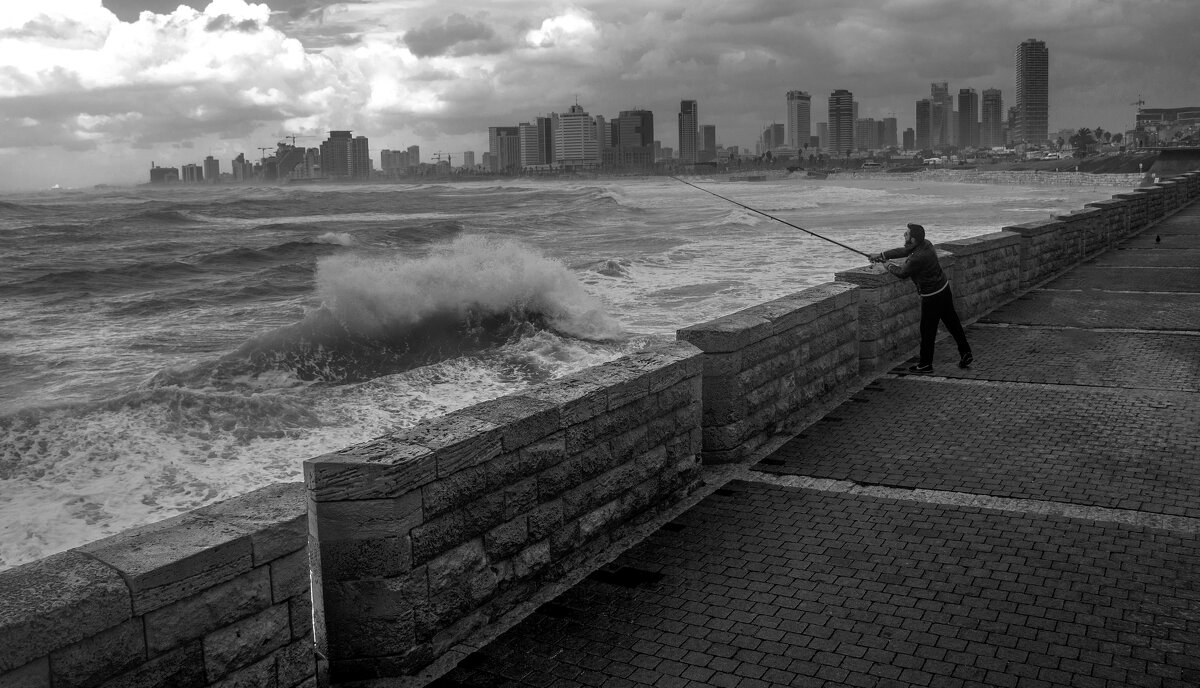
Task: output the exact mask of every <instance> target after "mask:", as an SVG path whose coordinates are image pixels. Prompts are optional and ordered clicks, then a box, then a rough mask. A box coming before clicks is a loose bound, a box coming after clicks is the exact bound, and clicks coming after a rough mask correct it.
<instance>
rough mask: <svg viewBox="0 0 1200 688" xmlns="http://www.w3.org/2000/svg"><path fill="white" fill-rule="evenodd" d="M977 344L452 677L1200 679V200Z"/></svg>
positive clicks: (881, 395) (654, 543)
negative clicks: (964, 357)
mask: <svg viewBox="0 0 1200 688" xmlns="http://www.w3.org/2000/svg"><path fill="white" fill-rule="evenodd" d="M1155 236H1159V237H1161V243H1156V242H1155ZM967 333H968V336H969V337H970V339H971V341H972V345H973V347H974V350H975V355H976V359H977V361H976V364H975V366H974V367H973V368H971V369H970V370H965V371H964V370H960V369H958V368H957V367H956V366H955V365H954V361H955V360H956V356H955V353H954V346H953V344H952V343H950V342H949V341H946V340H943V341H941V342H939V346H938V356H937V359H936V361H935V364H934V367H935V374H934V375H933V376H908V375H906V374H904V373H901V372H893V373H891V374H888V375H884V376H882V377H881V378H879V379H878V380H876V381H874V382H873V383H872V384H871V385H870V386H868V387H867V388H866V389H864V390H862V391H861V392H859V393H857V394H856V395H855V396H854V398H853V399H851V400H849V401H847V402H846V403H845V404H843V405H842V406H841V407H839V408H837V409H835V410H833V411H832V412H830V413H829V414H828V415H827V416H826V417H825V418H824V419H823V420H821V421H820V422H818V423H816V424H814V425H812V426H811V427H809V428H808V429H807V430H805V431H804V434H802V435H800V436H798V437H795V438H792V439H790V440H788V441H786V443H783V444H781V445H779V446H776V447H775V448H774V449H772V450H771V452H770V453H769V454H767V455H765V456H764V457H763V458H762V459H761V460H760V461H759V462H758V463H757V464H756V465H754V466H753V467H747V468H744V469H743V470H742V471H741V472H740V474H739V475H737V476H736V479H734V480H732V481H730V482H729V483H728V484H725V485H724V486H723V487H722V488H721V489H718V490H717V491H716V492H713V493H712V494H710V495H709V496H707V497H706V498H705V499H703V500H702V501H701V502H700V503H699V504H698V505H696V506H694V507H693V508H691V509H689V510H687V511H686V512H684V513H683V514H681V515H679V516H678V517H676V518H675V519H674V520H673V521H671V522H670V523H667V524H665V525H664V526H663V527H662V528H661V529H659V530H658V531H656V532H655V533H653V534H652V535H651V536H650V537H648V538H647V539H646V540H644V541H643V542H641V543H640V544H638V545H636V546H635V547H633V548H632V549H630V550H628V551H627V552H625V553H624V554H623V555H621V556H620V557H619V558H617V559H616V560H615V561H613V562H611V563H610V564H608V565H606V566H605V567H603V568H602V569H600V570H599V571H597V572H595V573H593V574H592V575H591V576H589V577H588V578H587V579H585V580H583V581H582V582H580V583H579V584H577V585H575V586H574V587H573V588H571V589H570V590H568V591H567V592H565V593H563V594H562V595H560V596H559V597H558V598H557V599H555V600H554V601H552V602H548V603H546V604H543V605H542V606H541V607H539V608H538V609H537V611H536V612H535V613H534V614H532V615H531V616H529V617H528V618H527V619H526V620H525V621H523V622H521V623H520V624H518V625H516V626H514V627H513V628H511V629H510V630H509V631H507V632H506V633H504V634H503V635H501V636H500V637H498V638H497V639H496V640H495V641H493V642H491V643H490V644H488V645H487V646H485V647H483V648H482V649H480V650H479V651H478V652H476V653H475V654H473V655H471V656H469V657H468V658H467V659H466V660H465V661H464V662H463V663H461V664H460V665H459V666H458V667H457V668H456V669H454V670H453V671H451V672H450V673H448V674H446V675H445V676H443V677H442V678H441V679H439V680H438V681H436V682H435V683H434V684H433V685H435V686H438V687H439V688H454V687H455V686H606V687H607V686H612V687H620V686H737V687H739V688H759V687H767V686H1021V687H1022V688H1026V687H1029V688H1034V687H1039V686H1079V687H1089V686H1164V687H1167V686H1192V687H1195V686H1200V205H1193V206H1192V207H1191V208H1187V209H1185V210H1184V211H1183V212H1181V213H1180V214H1178V215H1176V216H1174V217H1172V218H1170V219H1168V220H1166V221H1164V222H1162V223H1160V224H1159V225H1156V226H1154V227H1151V228H1150V229H1149V230H1148V231H1147V232H1146V233H1145V234H1144V235H1142V236H1140V237H1134V238H1133V239H1131V240H1129V241H1128V242H1126V243H1125V244H1123V245H1122V246H1121V247H1119V248H1118V249H1116V250H1114V251H1110V252H1108V253H1106V254H1104V255H1102V256H1100V257H1098V258H1096V259H1095V260H1092V261H1089V262H1087V263H1085V264H1083V265H1081V266H1079V267H1077V268H1076V269H1074V270H1072V271H1071V272H1070V273H1069V274H1067V275H1065V276H1063V277H1060V278H1058V279H1056V280H1054V281H1052V282H1050V283H1048V284H1045V285H1043V286H1042V287H1041V288H1039V289H1036V290H1033V291H1031V292H1029V293H1028V294H1026V295H1024V296H1022V297H1021V298H1020V299H1018V300H1016V301H1014V302H1012V303H1010V304H1009V305H1007V306H1005V307H1003V308H1000V309H998V310H996V311H994V312H993V313H991V314H989V315H988V316H987V317H986V318H984V319H983V320H981V321H980V322H979V323H976V324H975V325H973V326H972V327H970V328H968V332H967ZM914 344H915V342H914ZM898 370H900V369H898Z"/></svg>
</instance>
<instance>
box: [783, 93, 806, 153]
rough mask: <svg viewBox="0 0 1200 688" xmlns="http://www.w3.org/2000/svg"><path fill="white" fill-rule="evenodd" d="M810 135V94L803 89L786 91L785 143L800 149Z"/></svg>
mask: <svg viewBox="0 0 1200 688" xmlns="http://www.w3.org/2000/svg"><path fill="white" fill-rule="evenodd" d="M811 135H812V96H811V95H809V94H808V93H805V92H804V91H788V92H787V136H788V139H787V145H789V146H791V147H792V148H795V149H796V150H800V149H802V148H804V147H805V146H806V145H807V144H808V138H809V136H811Z"/></svg>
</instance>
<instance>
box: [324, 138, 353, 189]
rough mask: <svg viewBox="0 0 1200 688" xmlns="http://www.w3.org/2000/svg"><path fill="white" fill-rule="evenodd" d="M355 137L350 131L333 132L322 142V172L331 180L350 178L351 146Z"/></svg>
mask: <svg viewBox="0 0 1200 688" xmlns="http://www.w3.org/2000/svg"><path fill="white" fill-rule="evenodd" d="M353 140H354V136H353V135H351V133H350V132H349V131H331V132H329V138H327V139H325V140H324V141H323V142H321V170H322V171H323V172H324V174H325V176H326V177H329V178H341V179H344V178H347V177H349V176H350V145H351V142H352V141H353Z"/></svg>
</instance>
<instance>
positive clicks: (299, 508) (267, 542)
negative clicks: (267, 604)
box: [195, 482, 308, 566]
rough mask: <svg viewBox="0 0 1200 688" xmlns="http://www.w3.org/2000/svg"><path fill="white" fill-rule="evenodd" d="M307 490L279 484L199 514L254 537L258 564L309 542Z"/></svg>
mask: <svg viewBox="0 0 1200 688" xmlns="http://www.w3.org/2000/svg"><path fill="white" fill-rule="evenodd" d="M307 508H308V504H307V491H306V489H305V486H304V483H302V482H295V483H277V484H275V485H268V486H266V487H262V488H259V489H257V490H254V491H253V492H249V493H247V494H244V495H239V496H237V497H233V498H232V499H227V500H225V501H223V502H219V503H217V504H213V505H211V506H206V507H203V508H201V509H197V510H196V511H195V513H197V514H200V515H203V516H208V517H209V518H212V519H213V520H216V521H221V522H224V523H228V524H229V525H231V526H234V527H235V528H238V529H240V530H243V531H245V532H247V533H249V534H250V546H251V549H252V551H253V554H254V565H255V566H261V565H263V564H264V563H266V562H268V561H271V560H272V559H276V558H278V557H281V556H283V555H285V554H289V553H291V552H295V551H296V550H298V549H302V548H303V547H304V546H305V543H306V542H307V541H308V520H307V517H308V514H307Z"/></svg>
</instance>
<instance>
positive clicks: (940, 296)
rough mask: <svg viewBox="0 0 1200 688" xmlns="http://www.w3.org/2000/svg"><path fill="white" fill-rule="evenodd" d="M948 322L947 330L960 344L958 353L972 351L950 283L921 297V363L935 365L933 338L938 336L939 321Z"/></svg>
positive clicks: (963, 353)
mask: <svg viewBox="0 0 1200 688" xmlns="http://www.w3.org/2000/svg"><path fill="white" fill-rule="evenodd" d="M939 320H940V321H942V322H944V323H946V331H947V332H949V333H950V336H951V337H954V343H955V344H957V345H958V355H959V356H963V355H965V354H968V353H970V352H971V345H970V344H968V343H967V335H966V334H965V333H964V332H963V327H962V323H961V322H959V321H958V311H956V310H954V295H953V294H951V293H950V285H949V284H947V285H946V288H945V289H943V290H941V291H940V292H938V293H936V294H934V295H933V296H922V297H921V363H920V364H921V365H923V366H927V365H933V340H934V338H935V337H937V328H938V321H939Z"/></svg>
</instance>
